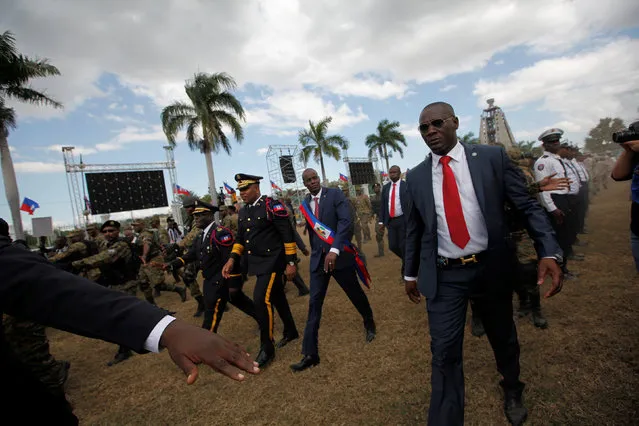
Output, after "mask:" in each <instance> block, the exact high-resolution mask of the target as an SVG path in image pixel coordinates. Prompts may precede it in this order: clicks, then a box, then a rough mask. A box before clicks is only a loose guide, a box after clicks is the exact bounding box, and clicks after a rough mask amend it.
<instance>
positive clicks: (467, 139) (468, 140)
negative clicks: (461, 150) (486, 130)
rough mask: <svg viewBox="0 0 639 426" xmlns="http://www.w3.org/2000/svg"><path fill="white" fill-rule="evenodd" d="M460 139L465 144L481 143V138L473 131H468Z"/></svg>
mask: <svg viewBox="0 0 639 426" xmlns="http://www.w3.org/2000/svg"><path fill="white" fill-rule="evenodd" d="M459 141H460V142H463V143H465V144H469V145H475V144H478V143H479V138H478V137H475V134H474V133H473V132H468V133H466V134H465V135H464V136H462V137H461V138H459Z"/></svg>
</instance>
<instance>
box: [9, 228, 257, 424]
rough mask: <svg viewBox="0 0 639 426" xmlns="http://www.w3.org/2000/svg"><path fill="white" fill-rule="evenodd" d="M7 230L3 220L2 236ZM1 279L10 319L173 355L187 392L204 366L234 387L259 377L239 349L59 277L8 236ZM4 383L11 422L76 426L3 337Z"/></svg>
mask: <svg viewBox="0 0 639 426" xmlns="http://www.w3.org/2000/svg"><path fill="white" fill-rule="evenodd" d="M3 222H4V223H5V224H6V222H5V221H3V220H2V219H0V230H2V229H3V226H2V224H3ZM0 271H2V274H0V306H1V310H2V312H5V313H7V314H9V315H13V316H16V317H20V318H25V319H30V320H33V321H36V322H38V323H40V324H43V325H46V326H50V327H55V328H58V329H60V330H65V331H68V332H71V333H75V334H79V335H82V336H86V337H92V338H97V339H102V340H105V341H108V342H112V343H116V344H120V345H123V346H126V347H129V348H132V349H133V350H135V351H136V352H140V353H143V352H147V351H152V352H159V351H160V350H161V349H162V348H167V349H168V351H169V354H170V355H171V359H172V360H173V362H174V363H175V364H176V365H178V366H179V367H180V368H181V369H182V371H183V372H184V374H186V375H187V376H188V377H187V383H188V384H192V383H193V382H195V380H196V379H197V376H198V367H197V364H202V363H203V364H207V365H209V366H210V367H212V368H213V369H214V370H216V371H218V372H220V373H222V374H224V375H226V376H228V377H230V378H232V379H235V380H244V378H245V377H244V375H243V374H242V372H243V371H246V372H249V373H257V372H259V369H258V368H257V365H256V364H255V363H253V362H252V361H251V359H250V358H249V356H248V354H247V353H246V351H245V350H243V349H242V348H240V347H239V346H237V345H236V344H233V343H231V342H229V341H228V340H226V339H224V338H223V337H220V336H218V335H216V334H213V333H209V332H208V331H206V330H203V329H201V328H199V327H195V326H193V325H191V324H188V323H185V322H183V321H180V320H177V319H175V318H173V317H171V316H170V315H167V314H166V311H165V310H163V309H160V308H158V307H157V306H154V305H151V304H150V303H147V302H144V301H142V300H139V299H138V298H136V297H133V296H130V295H126V294H124V293H121V292H118V291H115V290H110V289H107V288H105V287H102V286H100V285H98V284H95V283H93V282H91V281H89V280H87V279H84V278H82V277H79V276H76V275H73V274H70V273H67V272H65V271H62V270H59V269H57V268H56V267H55V266H53V265H52V264H51V263H49V262H48V261H47V260H45V259H43V258H42V257H41V256H40V255H38V254H35V253H31V252H30V251H28V250H25V249H23V248H20V247H16V246H14V245H12V244H11V240H10V238H9V236H8V233H7V232H2V233H1V234H0ZM0 377H2V380H1V381H0V387H1V388H2V404H3V407H4V410H3V416H4V418H13V419H16V418H19V419H20V421H21V422H22V423H25V424H65V425H66V424H77V422H78V420H77V418H76V417H75V416H74V415H73V413H72V411H71V408H70V406H69V404H68V403H67V401H66V399H65V398H64V397H63V396H56V395H53V394H52V393H51V392H49V391H48V390H47V389H46V388H44V385H43V384H42V383H41V382H40V381H38V380H37V379H35V378H34V377H33V376H32V375H31V374H30V373H29V371H28V370H26V369H25V368H24V366H23V365H22V363H21V362H20V360H19V359H17V358H16V357H15V355H14V354H13V353H12V351H11V350H10V349H9V348H8V346H7V343H6V341H5V339H4V336H3V335H2V334H1V332H0ZM34 408H35V409H34Z"/></svg>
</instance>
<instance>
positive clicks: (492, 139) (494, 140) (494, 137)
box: [479, 98, 517, 149]
mask: <svg viewBox="0 0 639 426" xmlns="http://www.w3.org/2000/svg"><path fill="white" fill-rule="evenodd" d="M486 102H487V103H488V108H486V109H485V110H484V111H483V112H482V114H481V122H480V125H479V143H481V144H483V145H502V146H503V147H504V148H506V149H508V148H512V147H514V146H516V145H517V143H516V142H515V137H514V136H513V132H512V131H511V130H510V126H509V125H508V120H506V114H504V111H502V109H501V108H499V107H498V106H496V105H495V99H493V98H491V99H488V100H487V101H486Z"/></svg>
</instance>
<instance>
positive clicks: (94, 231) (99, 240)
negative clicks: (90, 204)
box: [87, 223, 106, 251]
mask: <svg viewBox="0 0 639 426" xmlns="http://www.w3.org/2000/svg"><path fill="white" fill-rule="evenodd" d="M87 240H89V241H94V242H95V243H96V245H97V246H98V250H99V251H102V249H104V246H106V240H105V238H104V236H103V235H102V234H101V233H100V230H99V229H98V225H96V224H95V223H90V224H88V225H87Z"/></svg>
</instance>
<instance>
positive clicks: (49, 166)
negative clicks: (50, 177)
mask: <svg viewBox="0 0 639 426" xmlns="http://www.w3.org/2000/svg"><path fill="white" fill-rule="evenodd" d="M13 167H14V168H15V170H16V172H18V173H58V172H64V164H62V163H55V162H51V163H50V162H42V161H18V162H15V163H13Z"/></svg>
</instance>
